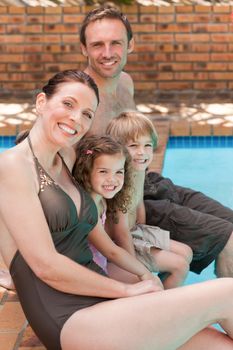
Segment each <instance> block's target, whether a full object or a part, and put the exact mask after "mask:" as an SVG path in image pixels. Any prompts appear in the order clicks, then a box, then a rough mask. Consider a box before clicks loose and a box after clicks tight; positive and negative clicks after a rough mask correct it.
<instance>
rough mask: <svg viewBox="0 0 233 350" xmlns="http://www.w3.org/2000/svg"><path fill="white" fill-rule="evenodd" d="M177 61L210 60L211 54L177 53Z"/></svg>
mask: <svg viewBox="0 0 233 350" xmlns="http://www.w3.org/2000/svg"><path fill="white" fill-rule="evenodd" d="M175 55H176V61H184V62H197V61H204V62H207V61H209V58H210V57H209V54H205V53H191V52H190V53H187V54H186V53H176V54H175Z"/></svg>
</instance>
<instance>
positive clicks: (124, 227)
mask: <svg viewBox="0 0 233 350" xmlns="http://www.w3.org/2000/svg"><path fill="white" fill-rule="evenodd" d="M117 218H118V223H117V224H115V223H114V222H112V220H109V219H107V221H106V224H105V230H106V231H107V233H108V234H109V236H110V237H111V238H112V240H113V241H114V242H115V243H116V244H117V245H118V246H119V247H121V248H123V249H125V250H126V251H127V252H128V253H130V254H131V255H133V256H136V255H135V250H134V245H133V239H132V236H131V234H130V232H129V218H128V213H125V214H123V213H122V212H120V211H119V213H118V214H117Z"/></svg>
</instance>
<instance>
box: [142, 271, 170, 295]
mask: <svg viewBox="0 0 233 350" xmlns="http://www.w3.org/2000/svg"><path fill="white" fill-rule="evenodd" d="M139 278H140V280H141V281H146V280H152V281H154V282H155V283H156V284H157V286H158V287H160V289H161V290H162V289H164V287H163V284H162V282H161V280H160V278H159V277H158V276H155V275H153V274H152V273H151V272H150V271H147V272H146V273H144V274H143V275H141V276H139Z"/></svg>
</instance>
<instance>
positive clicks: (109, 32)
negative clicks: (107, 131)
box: [80, 8, 136, 133]
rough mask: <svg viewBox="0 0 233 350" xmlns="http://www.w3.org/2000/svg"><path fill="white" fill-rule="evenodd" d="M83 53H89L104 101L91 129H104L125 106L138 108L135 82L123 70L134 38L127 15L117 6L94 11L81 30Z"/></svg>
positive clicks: (97, 130) (93, 75) (95, 130)
mask: <svg viewBox="0 0 233 350" xmlns="http://www.w3.org/2000/svg"><path fill="white" fill-rule="evenodd" d="M80 41H81V49H82V53H83V55H84V56H85V57H87V61H88V66H87V68H86V69H85V72H86V73H88V74H89V75H90V76H91V77H92V78H93V79H94V80H95V82H96V84H97V85H98V88H99V92H100V101H101V102H100V105H99V107H98V111H97V114H96V117H95V119H94V122H93V126H92V128H91V133H102V132H103V131H104V127H106V126H107V124H108V122H109V120H110V119H112V118H113V117H115V116H116V115H118V114H120V113H121V112H122V111H123V110H125V109H135V108H136V106H135V103H134V85H133V81H132V78H131V77H130V76H129V74H127V73H125V72H123V68H124V66H125V64H126V62H127V55H128V54H129V53H131V52H132V51H133V48H134V39H133V34H132V30H131V27H130V24H129V22H128V20H127V18H126V17H125V16H124V15H123V14H121V13H120V12H119V11H117V10H116V9H113V8H100V9H99V8H98V9H95V10H93V11H91V12H90V13H89V14H88V15H87V16H86V18H85V19H84V22H83V24H82V27H81V30H80Z"/></svg>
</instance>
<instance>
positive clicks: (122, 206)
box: [73, 135, 141, 271]
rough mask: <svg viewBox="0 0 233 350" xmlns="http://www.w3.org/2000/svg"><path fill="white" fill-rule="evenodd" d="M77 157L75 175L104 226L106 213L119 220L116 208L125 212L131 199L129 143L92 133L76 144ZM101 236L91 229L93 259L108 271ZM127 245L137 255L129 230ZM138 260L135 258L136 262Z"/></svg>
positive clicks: (113, 219)
mask: <svg viewBox="0 0 233 350" xmlns="http://www.w3.org/2000/svg"><path fill="white" fill-rule="evenodd" d="M76 157H77V160H76V162H75V165H74V168H73V175H74V177H75V179H76V180H77V181H78V183H79V184H81V185H82V186H83V187H84V188H85V190H86V191H87V192H89V193H90V194H91V196H92V198H93V199H94V201H95V203H96V206H97V210H98V214H99V220H100V221H101V223H102V226H103V227H104V226H105V220H106V216H107V217H108V218H111V220H112V221H113V222H117V216H116V213H117V211H120V212H122V213H126V212H127V209H128V207H129V205H130V201H131V183H132V170H131V169H130V163H131V158H130V155H129V153H128V151H127V149H126V147H125V146H123V145H122V144H120V143H119V142H117V141H114V140H113V139H112V138H111V137H110V136H94V135H93V136H89V137H85V138H83V139H82V140H81V141H80V142H79V143H78V144H77V147H76ZM103 232H104V234H106V233H105V231H103ZM99 238H101V236H100V235H99V236H97V235H95V236H94V235H93V234H92V233H90V235H89V237H88V240H89V242H90V247H91V250H92V253H93V259H94V261H95V262H96V263H97V264H98V265H99V266H100V267H102V268H103V269H104V270H105V271H107V259H106V257H105V256H103V255H102V254H101V253H100V252H99V250H98V249H96V246H100V247H101V248H103V245H104V243H103V242H102V240H101V239H99ZM125 246H126V247H127V249H126V250H127V251H129V252H130V253H131V255H134V256H135V254H133V253H132V252H133V251H134V248H133V243H132V238H131V236H130V235H129V234H128V235H125ZM124 248H125V247H124ZM108 254H109V252H108ZM137 264H138V261H137V260H136V259H135V266H136V265H137ZM140 265H141V263H140Z"/></svg>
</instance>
